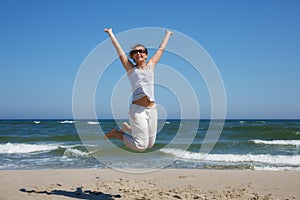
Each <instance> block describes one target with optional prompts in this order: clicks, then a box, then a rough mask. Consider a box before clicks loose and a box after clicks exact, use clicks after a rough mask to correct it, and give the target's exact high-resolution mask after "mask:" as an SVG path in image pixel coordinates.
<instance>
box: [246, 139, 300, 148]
mask: <svg viewBox="0 0 300 200" xmlns="http://www.w3.org/2000/svg"><path fill="white" fill-rule="evenodd" d="M250 141H251V142H254V143H255V144H268V145H292V146H296V147H300V140H250Z"/></svg>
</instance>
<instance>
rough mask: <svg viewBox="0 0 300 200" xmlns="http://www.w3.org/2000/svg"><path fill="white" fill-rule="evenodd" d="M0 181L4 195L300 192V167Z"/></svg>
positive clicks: (67, 174) (4, 173)
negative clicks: (277, 169) (282, 169)
mask: <svg viewBox="0 0 300 200" xmlns="http://www.w3.org/2000/svg"><path fill="white" fill-rule="evenodd" d="M128 170H134V171H136V170H138V169H128ZM128 170H127V171H128ZM0 180H1V183H0V199H45V198H46V199H214V198H216V199H297V198H299V197H300V191H299V188H298V187H299V185H300V171H252V170H202V169H160V170H156V171H153V172H148V173H126V172H121V171H118V170H114V169H41V170H0Z"/></svg>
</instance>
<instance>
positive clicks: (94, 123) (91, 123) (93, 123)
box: [87, 122, 100, 125]
mask: <svg viewBox="0 0 300 200" xmlns="http://www.w3.org/2000/svg"><path fill="white" fill-rule="evenodd" d="M87 124H90V125H97V124H100V123H99V122H87Z"/></svg>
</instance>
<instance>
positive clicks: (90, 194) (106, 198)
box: [20, 187, 121, 200]
mask: <svg viewBox="0 0 300 200" xmlns="http://www.w3.org/2000/svg"><path fill="white" fill-rule="evenodd" d="M20 191H21V192H26V193H36V194H47V195H60V196H66V197H73V198H76V199H90V200H91V199H99V200H111V199H115V198H121V195H119V194H117V195H112V194H105V193H103V192H96V191H91V190H85V191H82V187H78V188H77V189H76V191H66V190H52V191H51V192H48V191H35V190H26V189H25V188H22V189H20Z"/></svg>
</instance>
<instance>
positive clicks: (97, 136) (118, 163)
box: [0, 120, 300, 170]
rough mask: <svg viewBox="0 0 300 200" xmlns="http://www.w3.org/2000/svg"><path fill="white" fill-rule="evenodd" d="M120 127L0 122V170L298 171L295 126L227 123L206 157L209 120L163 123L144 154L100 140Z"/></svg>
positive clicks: (299, 141)
mask: <svg viewBox="0 0 300 200" xmlns="http://www.w3.org/2000/svg"><path fill="white" fill-rule="evenodd" d="M120 123H121V121H117V122H116V121H114V120H99V121H76V122H74V121H72V120H2V121H0V169H49V168H199V169H255V170H299V169H300V120H226V122H225V124H224V127H223V130H222V132H221V135H220V136H219V137H218V138H217V139H218V140H217V143H216V144H211V143H210V142H211V141H212V140H211V141H208V142H207V143H206V144H209V145H210V146H212V147H213V148H212V150H211V151H210V152H209V154H208V155H206V154H203V152H202V151H200V149H201V147H202V146H203V142H204V138H205V136H206V134H207V131H208V129H209V125H210V123H212V122H211V121H209V120H201V121H200V122H199V121H195V120H167V121H165V120H162V121H160V122H159V132H158V135H157V141H156V144H155V146H154V147H153V148H152V149H150V150H148V151H146V152H143V153H136V152H133V151H131V150H129V149H127V148H126V147H125V146H124V144H122V142H120V141H117V140H112V141H106V140H104V139H103V133H105V132H107V131H109V130H110V129H111V128H112V127H117V126H118V125H119V126H120ZM178 135H181V136H180V137H178V138H177V136H178ZM176 138H177V139H176Z"/></svg>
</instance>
